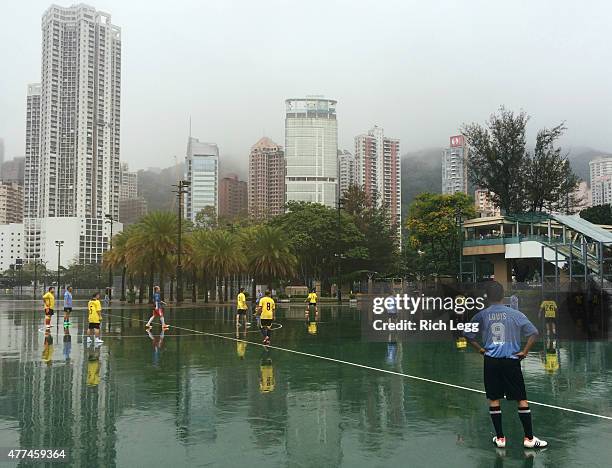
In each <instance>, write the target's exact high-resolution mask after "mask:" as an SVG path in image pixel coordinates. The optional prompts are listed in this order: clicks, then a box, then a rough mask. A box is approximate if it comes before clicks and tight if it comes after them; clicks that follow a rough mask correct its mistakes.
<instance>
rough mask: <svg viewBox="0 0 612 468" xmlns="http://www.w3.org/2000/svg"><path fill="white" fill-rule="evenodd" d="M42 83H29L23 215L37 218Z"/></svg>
mask: <svg viewBox="0 0 612 468" xmlns="http://www.w3.org/2000/svg"><path fill="white" fill-rule="evenodd" d="M40 93H41V87H40V83H32V84H30V85H28V95H27V98H26V138H25V172H24V186H23V188H24V200H25V202H24V203H25V204H24V207H23V215H24V217H25V218H37V217H38V216H39V211H38V207H39V205H40V190H39V186H38V184H39V177H40Z"/></svg>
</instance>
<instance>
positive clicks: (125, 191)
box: [119, 163, 138, 210]
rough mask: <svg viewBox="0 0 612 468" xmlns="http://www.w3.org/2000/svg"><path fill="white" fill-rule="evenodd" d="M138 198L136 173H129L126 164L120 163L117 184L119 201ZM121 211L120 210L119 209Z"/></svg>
mask: <svg viewBox="0 0 612 468" xmlns="http://www.w3.org/2000/svg"><path fill="white" fill-rule="evenodd" d="M136 197H138V173H137V172H130V170H129V167H128V164H127V163H121V178H120V182H119V200H126V199H131V198H136ZM119 210H121V208H119Z"/></svg>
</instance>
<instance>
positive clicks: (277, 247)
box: [243, 225, 297, 298]
mask: <svg viewBox="0 0 612 468" xmlns="http://www.w3.org/2000/svg"><path fill="white" fill-rule="evenodd" d="M243 236H244V243H243V245H244V248H245V250H244V253H245V255H246V258H247V264H248V271H249V273H250V274H251V275H252V277H253V298H254V297H255V285H256V284H257V280H258V279H261V280H263V281H264V282H265V283H266V284H267V285H268V287H269V286H270V283H271V282H272V281H273V280H275V279H289V278H290V277H291V276H293V275H294V273H295V269H296V266H297V258H296V256H295V255H294V254H293V252H292V251H291V247H290V244H289V241H288V239H287V238H286V236H285V233H284V232H283V231H282V230H281V229H280V228H278V227H272V226H266V225H263V226H255V227H252V228H249V229H247V230H245V231H244V234H243Z"/></svg>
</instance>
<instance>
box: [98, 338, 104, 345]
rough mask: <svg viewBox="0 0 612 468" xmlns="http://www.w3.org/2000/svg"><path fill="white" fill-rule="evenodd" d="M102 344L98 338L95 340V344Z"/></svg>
mask: <svg viewBox="0 0 612 468" xmlns="http://www.w3.org/2000/svg"><path fill="white" fill-rule="evenodd" d="M101 343H104V341H102V340H101V339H100V338H96V344H101Z"/></svg>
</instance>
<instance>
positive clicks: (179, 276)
mask: <svg viewBox="0 0 612 468" xmlns="http://www.w3.org/2000/svg"><path fill="white" fill-rule="evenodd" d="M190 185H191V182H189V181H188V180H179V183H178V185H174V186H173V187H176V188H177V189H176V190H173V192H174V193H176V196H177V197H178V217H177V221H178V233H177V234H178V235H177V241H176V303H177V304H180V303H181V302H183V263H182V258H181V257H182V253H183V247H182V241H183V195H184V194H185V193H187V187H189V186H190Z"/></svg>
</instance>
